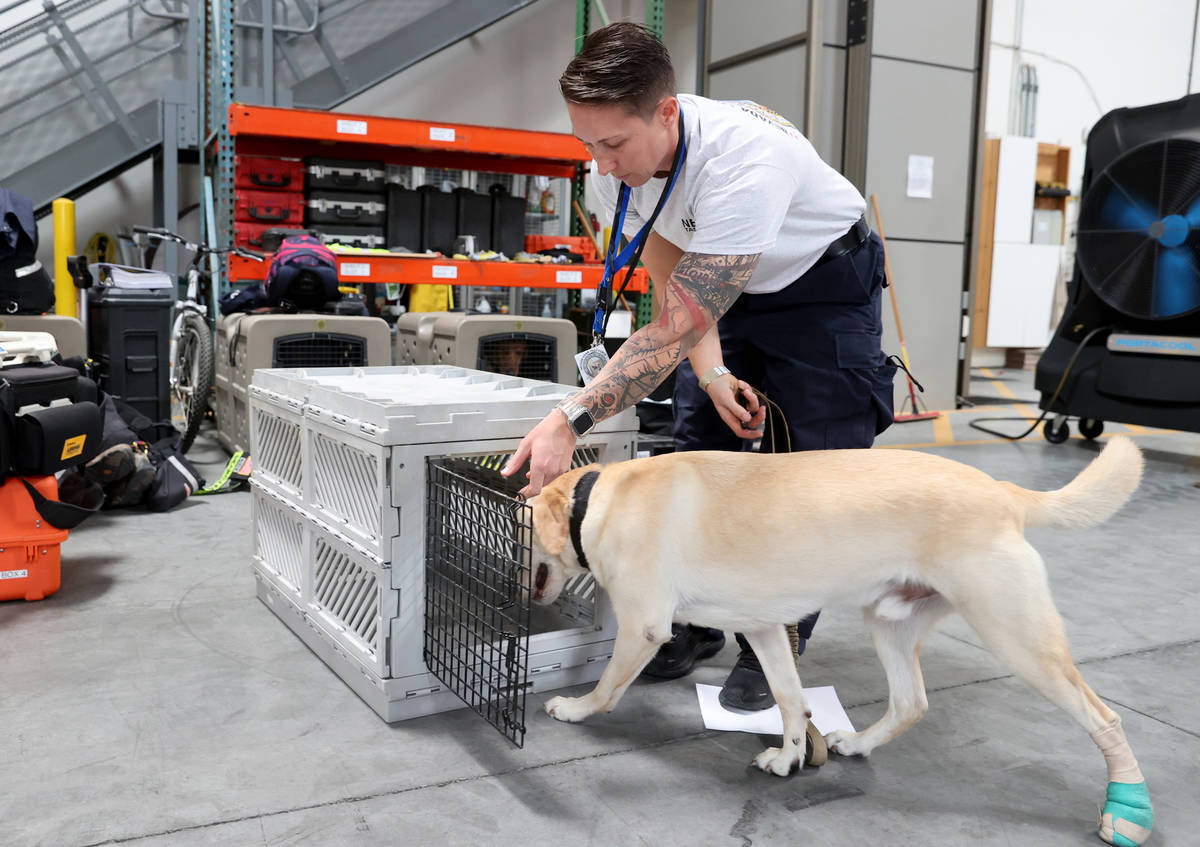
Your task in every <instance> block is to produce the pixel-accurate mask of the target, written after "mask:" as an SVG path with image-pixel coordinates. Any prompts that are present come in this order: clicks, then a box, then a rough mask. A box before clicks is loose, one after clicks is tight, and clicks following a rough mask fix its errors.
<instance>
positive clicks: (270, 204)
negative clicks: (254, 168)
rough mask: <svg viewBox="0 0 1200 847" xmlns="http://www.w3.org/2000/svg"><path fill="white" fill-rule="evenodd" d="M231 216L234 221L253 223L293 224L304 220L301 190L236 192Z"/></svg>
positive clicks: (299, 223) (302, 193)
mask: <svg viewBox="0 0 1200 847" xmlns="http://www.w3.org/2000/svg"><path fill="white" fill-rule="evenodd" d="M236 197H237V201H236V203H235V204H234V213H233V217H234V220H236V221H241V222H242V223H253V224H264V223H265V224H274V225H276V226H278V225H279V224H295V225H297V226H300V225H302V223H303V221H304V192H303V191H260V190H256V191H251V190H249V189H246V190H240V191H238V192H236Z"/></svg>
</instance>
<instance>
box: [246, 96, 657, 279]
mask: <svg viewBox="0 0 1200 847" xmlns="http://www.w3.org/2000/svg"><path fill="white" fill-rule="evenodd" d="M229 132H230V134H231V135H232V136H233V138H234V144H235V145H236V149H237V152H238V153H239V154H241V155H265V156H289V157H297V158H303V157H305V156H312V155H322V156H330V157H333V158H347V159H374V160H378V161H383V162H386V163H388V164H394V165H417V166H422V167H439V168H461V169H464V170H477V171H494V172H501V173H518V174H529V175H536V176H550V177H567V178H570V177H574V176H575V173H576V167H577V166H578V165H583V164H586V163H587V162H589V161H590V160H591V157H590V156H589V155H588V153H587V151H586V150H585V149H584V146H583V144H582V143H581V142H580V141H579V139H577V138H575V136H573V135H566V134H564V133H558V132H533V131H529V130H520V129H502V128H498V127H486V126H473V125H470V124H454V123H444V122H433V121H415V120H407V119H402V118H382V117H376V116H373V115H353V114H346V113H339V112H319V111H312V110H308V109H283V108H278V107H273V106H247V105H244V104H241V103H234V104H232V105H231V106H230V107H229ZM265 273H266V264H263V263H259V262H255V261H251V260H247V259H241V258H239V257H237V256H231V257H230V263H229V277H230V279H231V280H234V281H242V282H245V281H249V280H253V279H262V277H263V276H264V274H265ZM602 273H603V267H602V266H601V265H539V264H525V263H520V262H462V261H454V260H453V259H438V258H411V257H403V256H389V255H385V254H377V253H372V254H342V255H340V256H339V257H338V275H339V276H340V277H341V279H342V281H343V282H345V283H348V284H355V283H388V282H391V283H403V284H414V283H441V284H451V285H486V286H521V287H528V288H562V289H580V288H595V287H596V286H597V285H598V284H599V282H600V276H601V274H602ZM621 278H622V279H623V278H624V277H623V275H622V277H621ZM646 281H647V275H646V271H645V270H644V269H642V268H638V269H637V270H636V271H634V275H633V278H632V279H631V280H630V283H629V289H628V291H629V292H630V293H633V294H641V293H644V292H645V291H646Z"/></svg>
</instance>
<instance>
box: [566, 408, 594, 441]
mask: <svg viewBox="0 0 1200 847" xmlns="http://www.w3.org/2000/svg"><path fill="white" fill-rule="evenodd" d="M595 423H596V419H595V418H593V417H592V413H591V412H589V411H588V410H587V409H584V410H583V411H582V412H580V413H579V414H578V415H576V416H575V419H574V420H572V421H571V429H573V430H575V434H576V435H585V434H586V433H587V431H588V430H590V429H591V428H592V427H593V426H594V425H595Z"/></svg>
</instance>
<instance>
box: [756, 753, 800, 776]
mask: <svg viewBox="0 0 1200 847" xmlns="http://www.w3.org/2000/svg"><path fill="white" fill-rule="evenodd" d="M798 753H799V751H795V750H794V751H792V752H791V753H784V752H783V750H781V749H780V748H778V747H768V748H767V749H766V750H763V751H762V752H761V753H759V754H758V755H757V756H755V757H754V766H755V767H756V768H758V769H760V770H764V771H766V772H767V773H773V774H775V776H787V775H788V774H790V773H791V772H792V771H794V770H796V769H797V768H799V767H800V756H799V755H798Z"/></svg>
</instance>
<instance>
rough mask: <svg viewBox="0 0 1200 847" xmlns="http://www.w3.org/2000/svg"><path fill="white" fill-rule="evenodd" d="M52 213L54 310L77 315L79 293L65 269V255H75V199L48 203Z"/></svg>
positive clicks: (75, 316) (60, 313)
mask: <svg viewBox="0 0 1200 847" xmlns="http://www.w3.org/2000/svg"><path fill="white" fill-rule="evenodd" d="M50 208H51V209H52V210H53V213H54V312H55V314H59V315H69V316H70V317H72V318H77V317H79V295H78V292H77V290H76V288H75V280H73V279H72V278H71V272H70V271H69V270H67V257H68V256H74V255H75V201H73V200H67V199H66V198H64V197H59V198H58V199H57V200H55V201H54V202H53V203H51V204H50Z"/></svg>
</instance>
